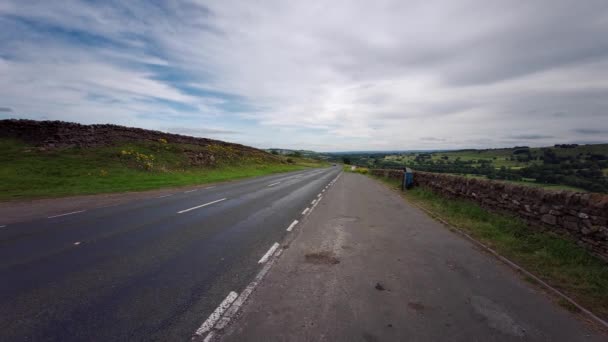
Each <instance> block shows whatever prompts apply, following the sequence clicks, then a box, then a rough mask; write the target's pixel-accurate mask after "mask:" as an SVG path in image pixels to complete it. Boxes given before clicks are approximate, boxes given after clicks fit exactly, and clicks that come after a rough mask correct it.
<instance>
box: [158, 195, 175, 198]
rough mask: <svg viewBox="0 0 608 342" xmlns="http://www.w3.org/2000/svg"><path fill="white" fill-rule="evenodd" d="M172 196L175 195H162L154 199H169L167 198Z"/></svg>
mask: <svg viewBox="0 0 608 342" xmlns="http://www.w3.org/2000/svg"><path fill="white" fill-rule="evenodd" d="M173 195H175V194H168V195H162V196H158V197H156V198H165V197H169V196H173Z"/></svg>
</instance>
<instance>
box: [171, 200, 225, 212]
mask: <svg viewBox="0 0 608 342" xmlns="http://www.w3.org/2000/svg"><path fill="white" fill-rule="evenodd" d="M225 200H226V198H222V199H219V200H215V201H212V202H209V203H205V204H201V205H197V206H196V207H192V208H189V209H184V210H182V211H178V212H177V213H178V214H183V213H186V212H188V211H190V210H194V209H198V208H202V207H206V206H208V205H211V204H214V203H217V202H221V201H225Z"/></svg>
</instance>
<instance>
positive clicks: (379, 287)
mask: <svg viewBox="0 0 608 342" xmlns="http://www.w3.org/2000/svg"><path fill="white" fill-rule="evenodd" d="M374 288H375V289H376V290H378V291H385V290H386V288H384V286H382V284H380V283H376V286H374Z"/></svg>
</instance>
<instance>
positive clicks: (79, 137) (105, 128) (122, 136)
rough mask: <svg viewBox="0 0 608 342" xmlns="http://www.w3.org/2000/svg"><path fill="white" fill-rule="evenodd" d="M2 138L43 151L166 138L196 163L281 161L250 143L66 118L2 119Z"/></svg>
mask: <svg viewBox="0 0 608 342" xmlns="http://www.w3.org/2000/svg"><path fill="white" fill-rule="evenodd" d="M0 137H3V138H13V139H19V140H21V141H24V142H26V143H28V144H31V145H34V146H37V147H38V148H40V149H43V150H44V149H46V150H52V149H60V148H69V147H81V148H88V147H101V146H111V145H118V144H123V143H129V142H155V143H158V142H161V141H162V142H165V143H171V144H181V145H182V147H183V148H182V150H183V151H182V152H183V153H184V154H185V155H186V156H187V157H188V159H189V160H190V164H191V165H194V166H211V165H214V164H215V163H216V159H217V158H220V157H221V158H222V159H226V158H240V157H243V156H244V157H254V158H256V159H259V160H269V161H274V162H279V160H278V158H276V157H275V156H273V155H271V154H270V153H267V152H265V151H262V150H258V149H256V148H253V147H249V146H244V145H239V144H233V143H227V142H224V141H220V140H213V139H207V138H197V137H191V136H185V135H179V134H172V133H164V132H160V131H151V130H147V129H141V128H133V127H124V126H117V125H81V124H77V123H71V122H63V121H34V120H15V119H11V120H0ZM188 146H190V147H188ZM200 147H206V148H200ZM227 152H229V153H227Z"/></svg>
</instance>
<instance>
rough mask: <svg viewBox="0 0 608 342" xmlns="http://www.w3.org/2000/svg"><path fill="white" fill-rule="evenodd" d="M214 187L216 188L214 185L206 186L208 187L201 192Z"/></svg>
mask: <svg viewBox="0 0 608 342" xmlns="http://www.w3.org/2000/svg"><path fill="white" fill-rule="evenodd" d="M215 187H216V186H215V185H212V186H208V187H206V188H203V190H207V189H213V188H215Z"/></svg>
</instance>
